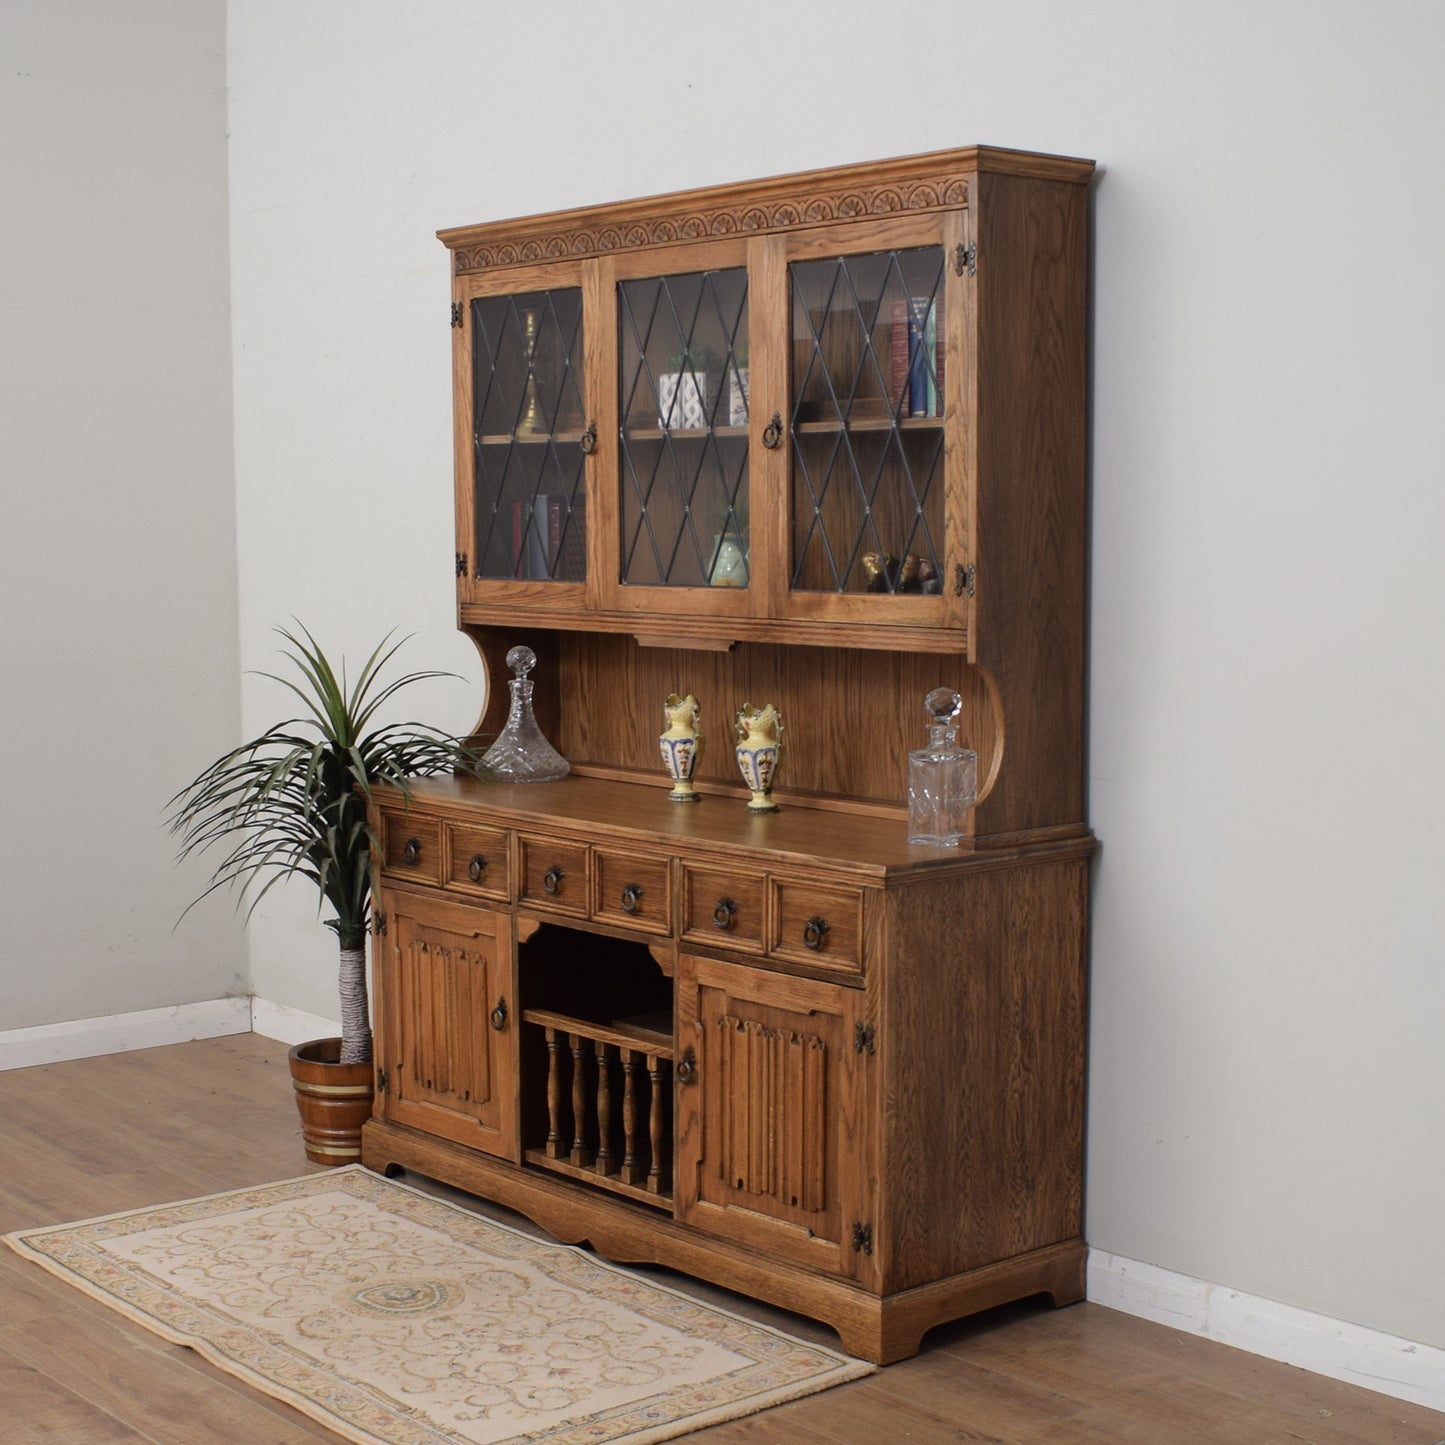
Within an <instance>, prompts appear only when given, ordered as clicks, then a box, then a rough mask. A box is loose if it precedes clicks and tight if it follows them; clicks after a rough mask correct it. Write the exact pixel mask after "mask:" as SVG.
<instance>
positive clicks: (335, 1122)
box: [288, 1039, 375, 1164]
mask: <svg viewBox="0 0 1445 1445" xmlns="http://www.w3.org/2000/svg"><path fill="white" fill-rule="evenodd" d="M340 1057H341V1040H340V1039H312V1040H311V1042H310V1043H305V1044H297V1045H296V1047H295V1048H294V1049H292V1050H291V1052H290V1054H289V1055H288V1058H289V1059H290V1061H291V1082H292V1084H293V1085H294V1086H295V1088H296V1107H297V1108H298V1109H299V1110H300V1112H301V1138H302V1140H303V1141H304V1143H305V1145H306V1157H307V1158H308V1159H310V1160H311V1161H312V1162H313V1163H315V1164H355V1163H356V1162H357V1161H358V1160H359V1159H360V1158H361V1126H362V1125H363V1124H365V1123H366V1121H367V1120H368V1119H369V1118H371V1101H372V1096H373V1094H374V1092H375V1085H374V1080H373V1078H372V1066H371V1064H370V1063H369V1062H368V1063H364V1064H342V1063H338V1062H337V1060H338V1059H340Z"/></svg>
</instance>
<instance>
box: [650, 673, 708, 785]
mask: <svg viewBox="0 0 1445 1445" xmlns="http://www.w3.org/2000/svg"><path fill="white" fill-rule="evenodd" d="M662 717H663V721H664V722H665V723H666V724H667V728H666V730H665V731H664V732H663V733H662V735H661V737H659V738H658V740H657V742H658V746H659V747H660V748H661V750H662V764H663V766H664V767H665V768H666V769H667V775H668V777H670V778H671V779H672V791H671V792H670V793H669V794H668V795H667V796H668V797H669V798H671V799H672V801H673V802H674V803H695V802H697V801H698V797H699V794H698V791H697V789H696V788H695V787H693V785H692V770H693V768H694V767H695V766H696V765H697V755H698V752H699V750H700V749H701V748H702V737H701V735H700V734H699V733H698V730H697V725H698V717H699V711H698V705H697V699H696V698H695V697H694V696H693V695H692V694H691V693H688V695H687V696H686V697H679V696H678V695H677V694H676V693H675V692H674V693H669V694H668V698H667V701H666V702H665V703H664V704H663V708H662Z"/></svg>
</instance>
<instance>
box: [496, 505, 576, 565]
mask: <svg viewBox="0 0 1445 1445" xmlns="http://www.w3.org/2000/svg"><path fill="white" fill-rule="evenodd" d="M586 505H587V500H586V497H585V496H584V495H583V494H582V493H581V492H579V493H578V494H577V498H576V500H575V501H574V502H573V503H572V505H571V508H570V511H569V508H568V505H567V498H566V497H565V496H561V495H556V496H549V495H548V494H547V493H545V492H542V493H538V495H537V496H535V497H534V498H533V499H532V500H531V501H530V502H513V503H512V515H511V523H512V576H513V577H526V578H530V579H533V580H539V581H557V582H582V581H585V580H586V576H587V522H586V515H587V514H586Z"/></svg>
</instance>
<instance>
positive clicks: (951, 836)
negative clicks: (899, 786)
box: [908, 687, 978, 848]
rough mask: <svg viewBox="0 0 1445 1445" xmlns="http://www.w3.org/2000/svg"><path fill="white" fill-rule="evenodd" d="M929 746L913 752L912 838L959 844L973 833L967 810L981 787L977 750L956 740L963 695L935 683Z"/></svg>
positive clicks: (929, 701)
mask: <svg viewBox="0 0 1445 1445" xmlns="http://www.w3.org/2000/svg"><path fill="white" fill-rule="evenodd" d="M923 706H924V710H925V711H926V712H927V713H928V746H927V747H926V748H919V749H917V750H916V751H914V752H911V753H909V754H908V841H909V842H910V843H932V844H934V845H936V846H939V847H944V848H956V847H957V846H958V844H959V842H960V840H961V839H963V838H965V837H967V836H968V833H967V825H968V810H969V809H970V808H971V807H972V806H973V802H974V797H975V795H976V793H977V789H978V754H977V753H975V752H972V751H970V750H969V749H968V748H961V747H959V746H958V744H957V742H955V741H954V740H955V738H956V737H957V736H958V730H957V728H956V727H955V726H954V719H955V718H956V717H957V716H958V714H959V710H960V709H961V708H962V707H963V699H962V698H961V697H960V696H959V695H958V693H956V692H954V691H953V690H952V689H951V688H947V687H936V688H934V689H933V691H932V692H931V693H929V694H928V696H927V697H925V698H924V699H923Z"/></svg>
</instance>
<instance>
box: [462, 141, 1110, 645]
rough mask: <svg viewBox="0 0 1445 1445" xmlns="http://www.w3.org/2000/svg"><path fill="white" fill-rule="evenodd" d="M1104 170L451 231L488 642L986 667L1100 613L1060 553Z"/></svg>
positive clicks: (473, 573)
mask: <svg viewBox="0 0 1445 1445" xmlns="http://www.w3.org/2000/svg"><path fill="white" fill-rule="evenodd" d="M1092 170H1093V166H1092V163H1091V162H1088V161H1079V160H1068V159H1064V158H1060V157H1053V156H1040V155H1033V154H1027V153H1023V152H1017V151H1003V150H990V149H985V148H972V149H967V150H957V151H945V152H938V153H934V154H931V155H925V156H917V157H911V158H908V159H905V160H899V161H888V162H877V163H871V164H865V165H859V166H850V167H847V168H842V169H837V170H830V171H817V172H811V173H808V174H803V175H796V176H784V177H777V178H774V179H771V180H766V181H757V182H750V183H747V184H743V185H737V186H727V187H718V188H714V189H710V190H702V191H691V192H686V193H680V194H676V195H670V196H662V197H654V198H650V199H647V200H639V201H630V202H624V203H621V204H618V205H609V206H599V207H594V208H590V209H586V210H577V211H569V212H560V213H555V214H552V215H544V216H534V217H529V218H526V219H522V220H509V221H498V222H493V223H489V224H484V225H479V226H471V227H466V228H461V229H456V230H449V231H444V232H442V233H441V238H442V240H443V241H444V242H445V243H446V245H447V246H448V247H449V248H450V250H451V252H452V256H453V282H454V290H453V304H452V325H453V327H454V329H455V330H454V335H455V349H454V365H455V411H456V480H457V547H456V551H457V558H456V561H457V578H458V597H459V604H460V618H461V621H462V623H463V624H464V625H465V624H475V625H488V624H497V623H506V624H508V625H510V626H535V627H543V628H554V629H561V630H576V629H579V628H580V629H587V630H592V631H598V632H617V633H627V632H631V633H634V634H636V635H638V636H646V637H647V638H650V639H652V640H662V641H668V640H672V641H675V642H676V643H677V645H679V646H693V647H714V648H716V647H726V646H728V645H729V644H730V643H732V642H735V641H738V640H743V639H751V640H754V641H767V642H774V643H798V644H808V645H831V644H842V645H846V646H848V647H851V648H863V649H899V650H902V651H913V652H940V651H941V652H955V653H956V652H961V651H965V652H967V653H968V654H969V655H970V657H973V656H974V655H975V652H976V643H977V635H978V633H979V631H980V629H982V628H985V627H986V626H987V625H989V621H990V615H991V610H992V614H993V615H995V616H997V617H998V618H999V619H1000V624H999V625H1005V622H1004V619H1007V618H1013V617H1015V616H1016V615H1022V614H1020V613H1019V604H1020V602H1025V603H1026V604H1027V605H1026V607H1025V611H1027V609H1028V608H1031V607H1032V608H1036V607H1037V605H1038V602H1039V599H1038V597H1037V596H1036V595H1033V594H1035V593H1036V592H1037V589H1038V586H1039V585H1040V584H1039V579H1040V577H1041V576H1043V575H1045V573H1047V576H1048V578H1049V581H1048V586H1049V587H1050V588H1059V587H1063V588H1065V589H1068V588H1070V587H1071V586H1074V585H1075V584H1077V586H1078V587H1079V588H1081V586H1082V575H1081V573H1080V574H1079V575H1078V576H1076V577H1075V576H1069V575H1064V576H1062V577H1061V576H1060V575H1059V572H1058V569H1057V568H1054V567H1052V565H1050V566H1048V567H1043V566H1040V565H1039V563H1038V556H1037V554H1038V549H1039V548H1040V547H1043V548H1046V547H1047V545H1048V540H1047V539H1048V536H1049V533H1050V529H1051V527H1054V526H1055V525H1056V523H1057V521H1058V514H1059V512H1060V510H1061V509H1062V510H1065V511H1071V510H1075V509H1078V508H1081V506H1082V494H1083V493H1082V488H1083V472H1084V433H1085V427H1084V412H1085V360H1086V345H1087V342H1086V322H1085V318H1086V301H1087V249H1086V248H1087V214H1088V201H1087V191H1088V186H1087V183H1088V181H1089V178H1090V175H1091V174H1092ZM1066 571H1067V569H1066ZM1025 593H1027V594H1029V595H1028V596H1024V594H1025ZM1070 605H1072V603H1071V604H1070Z"/></svg>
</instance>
